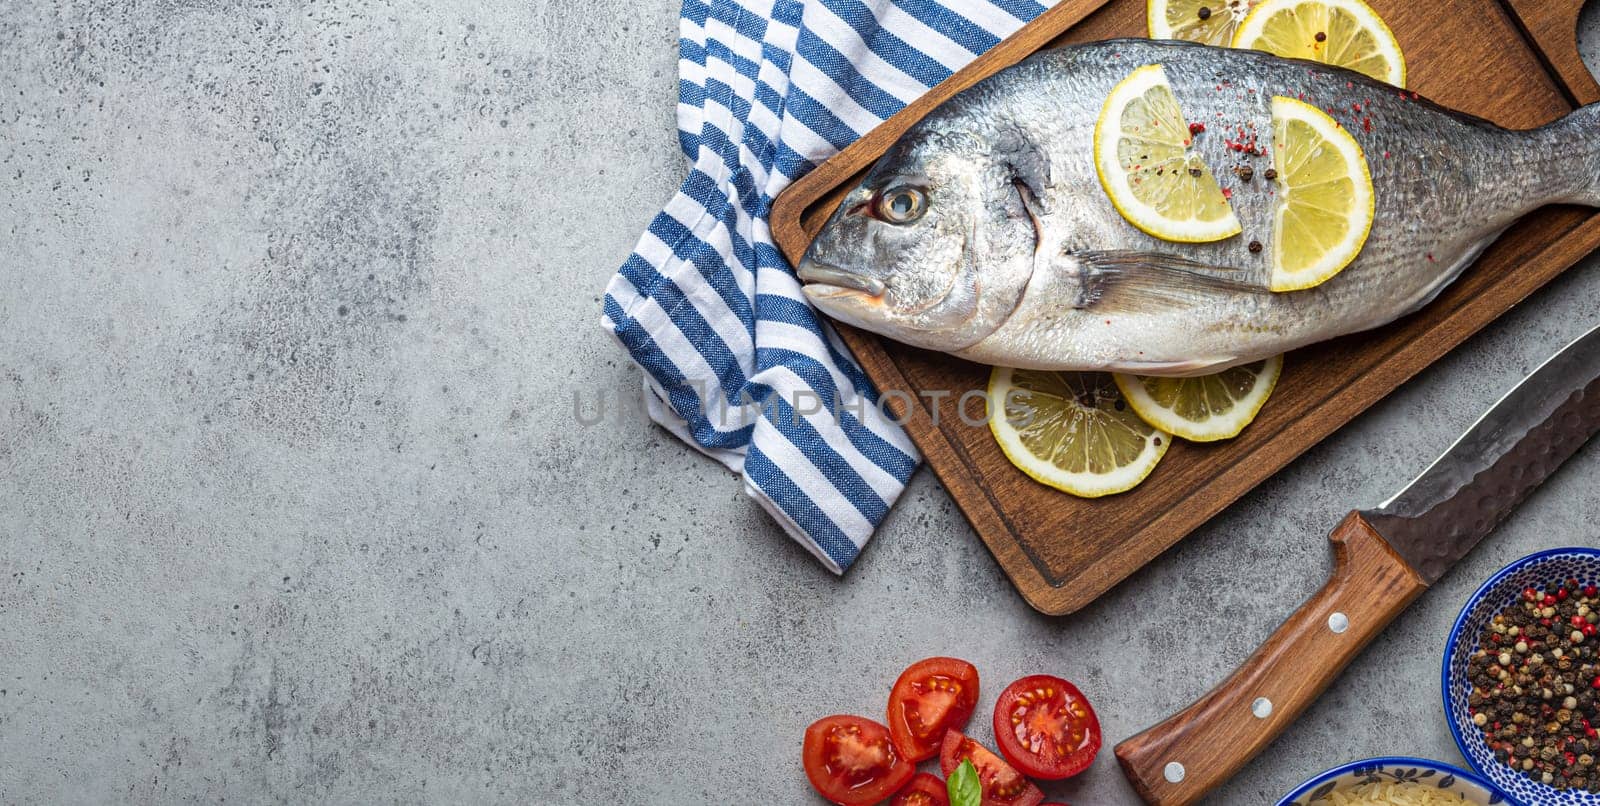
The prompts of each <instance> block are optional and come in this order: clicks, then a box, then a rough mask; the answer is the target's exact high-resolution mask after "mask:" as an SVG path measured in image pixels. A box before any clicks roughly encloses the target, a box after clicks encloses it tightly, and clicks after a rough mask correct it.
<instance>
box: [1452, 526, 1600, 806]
mask: <svg viewBox="0 0 1600 806" xmlns="http://www.w3.org/2000/svg"><path fill="white" fill-rule="evenodd" d="M1597 632H1600V550H1595V549H1587V548H1561V549H1551V550H1549V551H1542V552H1539V553H1537V554H1532V555H1529V556H1527V557H1524V558H1522V559H1520V560H1517V561H1516V562H1514V563H1512V564H1510V565H1508V566H1506V567H1505V568H1502V569H1500V571H1499V573H1496V574H1495V575H1494V576H1492V577H1490V578H1489V581H1488V582H1485V583H1483V587H1480V588H1479V589H1478V591H1477V593H1474V594H1473V595H1472V597H1471V598H1470V599H1468V600H1467V603H1466V606H1464V607H1463V608H1462V609H1461V615H1460V616H1458V617H1457V618H1456V623H1455V627H1454V628H1453V629H1452V630H1451V631H1450V639H1449V641H1448V642H1447V643H1446V644H1445V651H1444V668H1443V671H1442V677H1443V693H1444V709H1445V715H1446V718H1447V719H1448V721H1449V723H1450V732H1451V734H1452V735H1454V736H1455V740H1456V746H1457V747H1459V748H1461V755H1462V756H1464V757H1465V758H1466V759H1467V764H1468V765H1469V766H1470V767H1471V768H1472V770H1473V771H1474V772H1476V773H1477V774H1478V775H1480V776H1482V777H1483V778H1485V779H1487V780H1488V781H1489V782H1490V783H1492V784H1494V786H1495V787H1497V788H1498V789H1499V790H1500V791H1502V792H1504V793H1505V794H1506V795H1508V796H1510V797H1511V798H1513V799H1515V800H1516V801H1519V802H1522V803H1527V804H1539V806H1580V804H1581V806H1600V733H1597V729H1600V635H1597Z"/></svg>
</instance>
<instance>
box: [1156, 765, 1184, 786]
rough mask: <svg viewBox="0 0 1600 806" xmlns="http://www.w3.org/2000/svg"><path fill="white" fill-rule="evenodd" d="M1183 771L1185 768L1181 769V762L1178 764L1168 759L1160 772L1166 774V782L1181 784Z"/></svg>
mask: <svg viewBox="0 0 1600 806" xmlns="http://www.w3.org/2000/svg"><path fill="white" fill-rule="evenodd" d="M1184 772H1185V770H1184V769H1183V765H1182V764H1179V763H1178V762H1176V761H1169V762H1167V766H1166V768H1165V769H1163V770H1162V771H1161V774H1162V775H1165V776H1166V778H1167V783H1169V784H1181V783H1183V775H1184Z"/></svg>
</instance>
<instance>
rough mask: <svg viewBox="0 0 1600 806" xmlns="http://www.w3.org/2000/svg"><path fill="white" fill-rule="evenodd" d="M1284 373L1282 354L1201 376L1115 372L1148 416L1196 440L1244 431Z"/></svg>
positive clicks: (1135, 406)
mask: <svg viewBox="0 0 1600 806" xmlns="http://www.w3.org/2000/svg"><path fill="white" fill-rule="evenodd" d="M1281 374H1283V356H1277V357H1276V358H1269V359H1267V360H1265V361H1257V362H1255V363H1252V364H1245V365H1244V366H1239V367H1234V368H1232V369H1225V370H1223V371H1221V372H1218V373H1215V374H1212V375H1202V376H1200V377H1198V378H1154V377H1147V376H1143V375H1123V374H1121V373H1118V374H1117V375H1115V376H1114V377H1115V378H1116V381H1117V388H1118V389H1121V390H1122V394H1123V396H1124V397H1126V398H1127V399H1128V405H1130V406H1132V407H1133V410H1134V412H1136V413H1137V414H1138V415H1139V416H1140V417H1141V418H1143V420H1144V421H1145V422H1147V423H1149V424H1151V425H1153V426H1155V427H1156V428H1159V429H1161V430H1162V431H1166V432H1168V433H1170V434H1174V435H1176V436H1180V437H1183V438H1184V439H1187V440H1189V441H1191V442H1215V441H1216V440H1219V439H1230V438H1232V437H1236V436H1238V435H1239V432H1240V431H1243V430H1244V427H1245V426H1247V425H1249V424H1250V421H1251V420H1254V419H1255V418H1256V414H1257V413H1258V412H1260V411H1261V406H1262V405H1263V404H1265V403H1266V402H1267V398H1268V397H1270V396H1271V395H1272V388H1273V387H1274V386H1277V385H1278V376H1279V375H1281Z"/></svg>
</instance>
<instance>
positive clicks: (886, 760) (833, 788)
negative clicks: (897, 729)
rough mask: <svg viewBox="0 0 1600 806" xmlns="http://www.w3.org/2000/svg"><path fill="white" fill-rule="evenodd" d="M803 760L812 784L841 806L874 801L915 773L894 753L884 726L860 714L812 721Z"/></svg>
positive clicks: (897, 752)
mask: <svg viewBox="0 0 1600 806" xmlns="http://www.w3.org/2000/svg"><path fill="white" fill-rule="evenodd" d="M803 758H804V761H805V767H806V777H807V778H809V779H811V786H812V787H814V788H815V789H816V790H817V792H819V793H820V794H821V795H822V796H823V797H825V798H827V799H828V800H831V801H833V802H834V803H838V804H841V806H866V804H869V803H877V802H878V801H880V800H883V799H884V798H887V797H889V796H890V795H891V794H894V792H895V790H897V789H899V788H900V787H902V786H905V785H906V781H909V780H911V776H912V775H913V774H915V773H916V771H917V768H916V766H915V765H914V764H912V763H911V762H909V761H907V760H906V759H905V757H904V756H902V755H901V754H900V751H899V750H897V749H895V746H894V741H893V740H891V739H890V738H889V729H888V728H886V727H884V726H882V725H880V724H878V723H876V722H873V721H872V720H870V719H863V718H861V717H859V716H845V715H837V716H825V717H823V718H821V719H819V720H817V721H815V722H813V723H811V727H809V728H806V741H805V748H804V751H803Z"/></svg>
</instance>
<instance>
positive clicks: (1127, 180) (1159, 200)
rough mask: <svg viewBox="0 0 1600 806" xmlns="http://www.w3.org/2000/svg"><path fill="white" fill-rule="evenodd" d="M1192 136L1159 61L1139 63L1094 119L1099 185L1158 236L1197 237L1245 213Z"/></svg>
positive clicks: (1225, 232)
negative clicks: (1236, 210)
mask: <svg viewBox="0 0 1600 806" xmlns="http://www.w3.org/2000/svg"><path fill="white" fill-rule="evenodd" d="M1189 140H1190V135H1189V124H1188V123H1187V122H1185V121H1184V119H1183V112H1182V111H1180V110H1179V109H1178V99H1177V98H1175V97H1174V96H1173V94H1172V87H1171V86H1169V85H1168V84H1167V75H1166V72H1165V71H1163V70H1162V69H1161V65H1159V64H1152V65H1146V66H1144V67H1141V68H1139V69H1137V70H1135V71H1133V72H1132V73H1131V74H1129V75H1128V77H1127V78H1125V79H1123V80H1122V83H1120V84H1118V85H1117V86H1116V89H1113V90H1112V91H1111V97H1109V98H1107V99H1106V102H1105V106H1103V107H1101V109H1100V119H1099V120H1098V121H1096V122H1095V127H1094V153H1095V171H1096V172H1097V173H1098V174H1099V175H1100V186H1101V187H1103V188H1105V191H1106V195H1107V196H1109V197H1110V198H1111V203H1112V204H1113V205H1115V206H1116V208H1117V212H1119V213H1121V214H1122V217H1123V218H1126V219H1128V223H1130V224H1132V225H1134V226H1135V227H1138V228H1139V229H1141V230H1144V231H1145V232H1147V233H1149V234H1151V235H1154V236H1156V237H1157V238H1162V239H1164V240H1168V241H1185V242H1190V243H1198V242H1203V241H1220V240H1222V239H1223V238H1227V237H1230V236H1233V235H1237V234H1239V231H1240V227H1239V219H1238V218H1237V217H1236V216H1234V214H1233V208H1232V207H1230V206H1228V200H1227V198H1226V197H1224V196H1223V195H1222V188H1221V187H1219V186H1218V185H1217V180H1216V179H1215V178H1214V177H1213V176H1212V175H1211V169H1210V168H1208V167H1206V164H1205V163H1204V162H1202V161H1201V159H1200V157H1199V155H1197V154H1194V153H1191V152H1190V150H1189Z"/></svg>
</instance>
